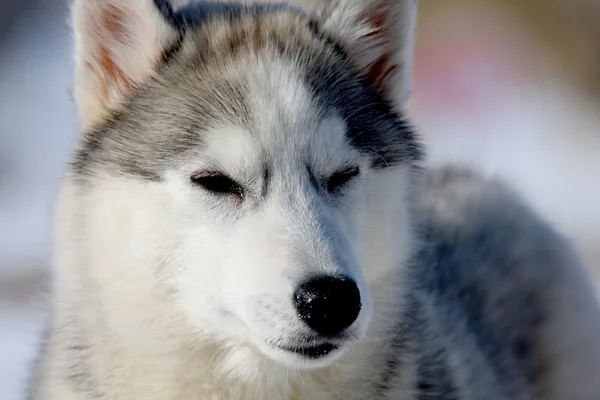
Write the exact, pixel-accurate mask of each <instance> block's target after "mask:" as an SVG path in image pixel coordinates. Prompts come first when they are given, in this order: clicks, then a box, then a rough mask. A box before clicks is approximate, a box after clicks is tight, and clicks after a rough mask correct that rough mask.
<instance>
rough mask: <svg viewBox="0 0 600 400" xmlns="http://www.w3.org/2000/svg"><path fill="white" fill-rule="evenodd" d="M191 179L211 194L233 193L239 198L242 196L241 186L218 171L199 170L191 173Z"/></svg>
mask: <svg viewBox="0 0 600 400" xmlns="http://www.w3.org/2000/svg"><path fill="white" fill-rule="evenodd" d="M191 180H192V182H193V183H194V184H195V185H198V186H201V187H202V188H203V189H204V190H207V191H209V192H211V193H213V194H218V195H234V196H237V197H239V198H240V199H243V197H244V190H243V189H242V187H241V186H240V185H239V184H238V183H237V182H236V181H234V180H233V179H231V178H229V177H228V176H227V175H224V174H222V173H220V172H213V171H208V172H201V173H199V174H196V175H192V177H191Z"/></svg>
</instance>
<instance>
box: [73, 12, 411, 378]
mask: <svg viewBox="0 0 600 400" xmlns="http://www.w3.org/2000/svg"><path fill="white" fill-rule="evenodd" d="M126 3H127V2H126V1H124V0H93V1H91V0H86V3H85V4H84V1H83V0H81V2H80V3H76V5H75V22H76V28H77V43H78V49H77V50H78V77H77V87H76V98H77V101H78V105H79V109H80V114H81V117H82V124H83V130H84V132H83V134H82V139H81V141H80V144H79V147H78V149H77V152H76V154H75V158H74V161H73V163H72V166H71V176H72V178H71V179H72V180H73V181H74V182H78V185H80V186H81V187H82V188H85V191H86V193H88V196H89V197H90V198H92V197H93V198H99V199H100V198H101V199H105V200H99V201H96V202H95V203H94V204H95V205H94V206H93V207H91V208H90V210H89V211H88V212H90V213H92V214H96V216H95V217H92V218H90V222H89V223H88V226H87V228H86V229H88V231H89V232H91V234H90V235H89V238H88V240H89V242H90V243H89V245H88V246H87V248H88V249H90V250H89V251H90V252H91V253H92V254H90V256H91V257H92V258H99V259H102V260H105V261H104V262H105V263H109V264H111V265H110V266H107V268H115V267H116V266H118V268H121V269H123V270H127V269H129V270H130V271H135V272H133V273H132V274H131V275H132V276H137V277H139V280H140V281H141V282H143V284H144V285H145V286H146V287H147V290H148V291H149V292H151V293H153V295H155V296H164V297H165V298H167V299H169V301H170V302H172V303H173V304H176V305H177V307H178V309H179V310H181V311H183V313H184V314H185V315H186V318H187V319H188V320H189V321H191V326H193V327H194V329H196V330H197V331H196V334H198V335H211V336H212V337H214V338H215V339H217V340H220V341H223V342H225V343H234V344H238V345H239V344H244V345H250V346H251V347H253V348H255V349H256V350H258V351H259V352H260V353H263V354H264V355H266V356H268V357H269V358H271V359H274V360H276V361H279V362H282V363H285V364H287V365H293V366H305V367H318V366H322V365H326V364H328V363H330V362H332V361H333V360H335V359H336V358H337V357H339V356H340V355H341V354H343V353H344V350H346V349H347V348H348V347H349V346H350V345H351V344H352V343H353V342H355V341H356V340H359V339H360V338H362V337H363V336H364V334H365V332H366V330H367V327H368V325H369V321H370V319H371V314H372V308H373V307H372V296H371V293H370V285H369V282H371V281H372V280H374V279H376V278H377V277H379V276H381V275H382V274H383V273H384V272H385V270H386V269H387V268H391V267H393V261H394V260H397V259H398V256H399V253H402V250H403V249H402V248H401V247H402V243H398V244H393V243H392V244H391V245H390V243H388V242H389V241H390V240H392V239H393V238H394V237H396V236H397V233H398V232H402V231H403V228H402V227H403V226H404V225H405V224H406V223H407V221H404V220H403V219H406V214H405V212H404V208H403V207H404V206H403V200H404V193H405V190H406V185H407V184H408V180H409V178H408V177H409V174H410V172H411V171H410V169H411V166H413V165H414V163H415V162H416V161H417V160H418V158H419V151H418V150H419V149H418V146H417V145H416V143H415V140H414V138H413V135H412V133H411V131H410V129H409V127H408V126H407V125H406V123H405V122H403V120H402V118H401V116H400V114H399V112H398V110H399V108H400V107H401V105H402V102H403V99H404V97H405V93H406V83H405V82H406V75H407V74H408V71H407V70H408V65H409V61H410V60H409V59H408V58H406V56H405V55H406V54H408V55H409V52H408V51H407V50H406V47H407V46H410V42H411V39H410V36H411V31H410V30H411V29H412V28H411V25H410V24H412V20H413V19H414V10H413V9H412V8H411V7H414V2H412V1H406V2H404V1H400V2H399V1H396V0H395V1H391V0H372V1H368V2H367V1H358V0H357V1H347V0H346V1H340V2H339V3H335V2H334V3H331V4H329V5H327V6H325V7H322V8H320V9H318V10H317V11H316V12H315V14H314V15H309V16H307V15H304V14H302V13H301V12H299V11H297V10H294V9H289V8H286V7H259V6H252V7H246V6H244V7H242V6H235V5H228V6H219V5H215V4H201V5H199V6H197V7H191V8H188V9H186V10H185V11H183V12H181V13H175V12H173V10H172V9H171V8H170V7H168V6H166V5H165V3H163V2H154V3H153V2H152V1H150V0H148V1H145V0H144V1H140V2H137V3H135V5H134V4H133V3H131V4H126ZM136 7H137V8H136ZM159 10H160V11H161V12H159ZM394 210H399V211H395V212H394ZM397 215H399V217H396V216H397ZM114 243H119V244H120V245H119V246H115V245H111V244H114ZM117 247H118V248H120V249H123V250H122V251H113V253H112V254H107V253H110V251H107V250H106V249H109V248H110V249H115V248H117ZM383 249H385V250H383ZM93 252H97V253H98V254H93ZM396 253H398V254H396ZM125 275H127V274H124V276H125ZM138 283H139V282H138ZM191 334H192V335H193V334H194V333H193V332H191Z"/></svg>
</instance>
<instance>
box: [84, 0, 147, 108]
mask: <svg viewBox="0 0 600 400" xmlns="http://www.w3.org/2000/svg"><path fill="white" fill-rule="evenodd" d="M127 17H128V12H127V10H123V9H120V8H117V7H115V6H113V5H109V6H107V7H106V8H105V9H104V10H102V14H101V15H100V16H99V17H98V18H93V19H92V21H90V22H91V25H92V26H91V27H90V30H91V32H93V37H94V39H95V40H96V42H95V43H94V44H95V45H96V46H97V48H96V50H95V52H94V58H95V59H94V61H93V64H92V63H91V62H88V63H87V67H88V68H90V69H92V70H93V71H94V72H95V73H96V75H97V76H98V78H99V79H100V81H101V83H100V90H101V93H100V96H101V101H102V103H106V102H107V100H108V98H109V95H110V90H111V88H113V89H117V90H118V91H120V92H123V93H124V94H127V95H131V94H133V93H134V92H135V89H136V84H135V82H134V81H133V80H132V79H131V78H129V77H128V76H127V75H126V74H125V72H123V70H122V69H120V68H119V66H118V65H117V63H116V62H115V60H114V59H113V54H112V52H111V50H110V47H109V44H110V43H111V42H113V43H114V42H121V43H125V42H126V41H127V40H128V33H127V29H126V25H125V24H126V21H127Z"/></svg>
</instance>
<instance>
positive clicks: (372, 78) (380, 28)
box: [363, 6, 399, 93]
mask: <svg viewBox="0 0 600 400" xmlns="http://www.w3.org/2000/svg"><path fill="white" fill-rule="evenodd" d="M367 12H368V14H367V15H364V16H363V17H364V18H365V19H366V20H367V22H368V24H369V25H370V26H373V27H375V29H373V31H372V32H370V33H369V34H367V35H366V37H368V38H370V39H372V40H374V41H375V42H376V45H377V46H379V47H381V49H382V54H381V55H380V56H379V57H378V58H377V59H376V60H375V61H374V62H372V63H371V64H369V65H368V66H367V67H366V69H367V71H366V76H367V79H368V82H369V83H370V84H371V85H372V86H374V87H375V88H377V89H378V90H379V91H380V92H382V93H384V92H385V88H386V83H387V82H388V79H389V78H390V75H393V74H394V73H395V72H396V70H397V69H398V67H399V66H398V65H397V64H393V63H392V56H393V52H394V51H396V50H397V49H393V48H391V47H392V46H393V45H394V40H393V39H394V38H395V36H396V32H395V31H394V25H393V19H394V18H393V10H391V7H387V6H381V7H378V8H377V9H375V10H374V9H370V10H368V11H367Z"/></svg>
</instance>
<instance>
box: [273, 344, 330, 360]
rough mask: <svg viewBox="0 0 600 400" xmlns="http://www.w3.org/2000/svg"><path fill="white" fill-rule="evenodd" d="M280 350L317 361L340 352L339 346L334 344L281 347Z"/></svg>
mask: <svg viewBox="0 0 600 400" xmlns="http://www.w3.org/2000/svg"><path fill="white" fill-rule="evenodd" d="M279 348H280V349H281V350H284V351H287V352H290V353H295V354H297V355H299V356H301V357H303V358H307V359H311V360H317V359H319V358H322V357H325V356H328V355H329V354H331V353H332V352H334V351H336V350H338V349H339V346H337V345H335V344H333V343H323V344H319V345H315V346H280V347H279Z"/></svg>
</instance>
